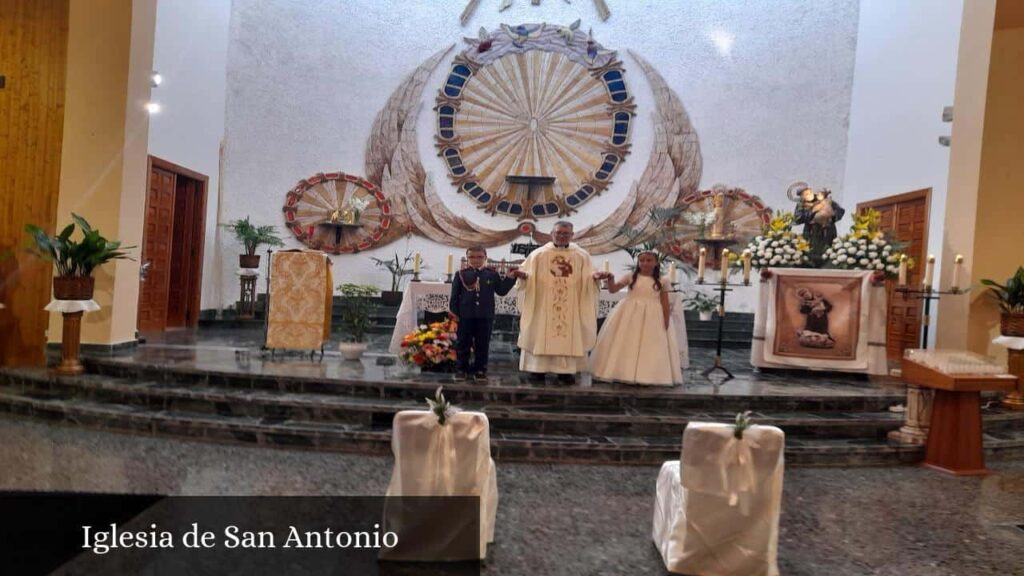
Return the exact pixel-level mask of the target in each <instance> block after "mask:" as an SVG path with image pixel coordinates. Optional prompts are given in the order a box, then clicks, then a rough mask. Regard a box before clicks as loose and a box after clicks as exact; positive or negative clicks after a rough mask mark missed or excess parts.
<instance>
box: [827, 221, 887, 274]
mask: <svg viewBox="0 0 1024 576" xmlns="http://www.w3.org/2000/svg"><path fill="white" fill-rule="evenodd" d="M881 221H882V214H881V213H879V212H878V211H877V210H873V209H870V208H869V209H867V210H865V211H863V212H861V213H860V214H856V215H854V217H853V226H852V227H851V228H850V233H849V234H846V235H843V236H839V237H837V238H836V239H835V240H833V241H832V246H830V247H829V248H828V249H827V250H825V266H824V267H825V268H839V269H842V270H874V271H876V272H877V273H881V274H884V275H885V276H895V275H896V274H897V273H898V272H899V265H900V256H902V255H903V254H902V252H900V246H897V245H896V244H895V243H892V242H889V241H888V240H886V239H885V234H884V233H883V232H882V230H881Z"/></svg>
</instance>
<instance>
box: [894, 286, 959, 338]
mask: <svg viewBox="0 0 1024 576" xmlns="http://www.w3.org/2000/svg"><path fill="white" fill-rule="evenodd" d="M969 291H970V288H958V287H956V286H954V287H952V288H950V289H949V290H941V289H939V290H936V289H934V288H932V287H931V286H926V287H923V288H911V287H910V286H897V287H896V292H899V293H900V294H902V295H903V297H904V298H908V299H914V300H924V314H922V315H921V349H922V350H924V349H927V348H928V325H929V324H930V323H931V310H932V300H939V299H940V298H942V297H943V296H959V295H961V294H966V293H968V292H969Z"/></svg>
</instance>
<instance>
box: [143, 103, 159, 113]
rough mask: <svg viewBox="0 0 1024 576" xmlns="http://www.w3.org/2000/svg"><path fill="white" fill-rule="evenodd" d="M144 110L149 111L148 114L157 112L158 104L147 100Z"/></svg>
mask: <svg viewBox="0 0 1024 576" xmlns="http://www.w3.org/2000/svg"><path fill="white" fill-rule="evenodd" d="M146 112H149V113H150V114H157V113H158V112H160V104H159V103H157V102H147V103H146Z"/></svg>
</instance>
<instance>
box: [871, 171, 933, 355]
mask: <svg viewBox="0 0 1024 576" xmlns="http://www.w3.org/2000/svg"><path fill="white" fill-rule="evenodd" d="M930 193H931V189H930V188H929V189H925V190H916V191H914V192H909V193H907V194H900V195H898V196H889V197H886V198H881V199H879V200H873V201H871V202H865V203H862V204H858V205H857V211H858V212H860V211H863V210H866V209H867V208H874V209H875V210H878V211H879V212H880V213H881V214H882V230H883V231H884V232H885V236H886V238H889V239H895V240H897V241H899V242H905V243H907V246H906V247H905V248H904V252H905V253H906V254H907V255H908V256H909V257H911V258H913V259H914V260H915V261H916V262H917V265H916V266H915V267H914V268H911V269H910V270H909V271H908V274H907V282H909V283H910V285H911V286H916V285H919V284H920V283H921V280H922V275H923V273H924V262H925V258H926V251H927V247H928V207H929V206H928V205H929V197H930ZM895 287H896V282H895V281H891V280H890V281H889V282H887V283H886V296H887V298H886V301H887V302H888V306H889V310H888V312H887V314H886V352H887V356H888V357H889V359H898V358H901V357H902V356H903V351H904V350H905V349H907V348H917V347H918V346H919V345H920V341H921V310H922V302H921V300H919V299H915V298H904V297H903V296H902V294H901V293H899V292H896V291H895V290H894V288H895Z"/></svg>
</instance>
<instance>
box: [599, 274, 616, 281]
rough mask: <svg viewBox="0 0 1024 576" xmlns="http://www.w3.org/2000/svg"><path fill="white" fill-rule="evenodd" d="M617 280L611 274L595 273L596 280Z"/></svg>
mask: <svg viewBox="0 0 1024 576" xmlns="http://www.w3.org/2000/svg"><path fill="white" fill-rule="evenodd" d="M614 278H615V275H613V274H612V273H611V272H594V280H612V279H614Z"/></svg>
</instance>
